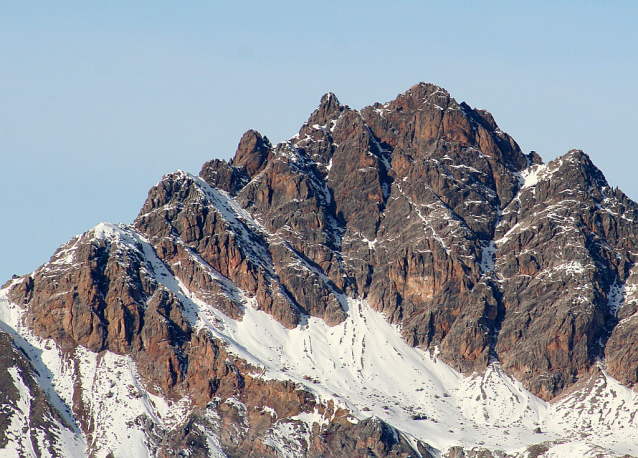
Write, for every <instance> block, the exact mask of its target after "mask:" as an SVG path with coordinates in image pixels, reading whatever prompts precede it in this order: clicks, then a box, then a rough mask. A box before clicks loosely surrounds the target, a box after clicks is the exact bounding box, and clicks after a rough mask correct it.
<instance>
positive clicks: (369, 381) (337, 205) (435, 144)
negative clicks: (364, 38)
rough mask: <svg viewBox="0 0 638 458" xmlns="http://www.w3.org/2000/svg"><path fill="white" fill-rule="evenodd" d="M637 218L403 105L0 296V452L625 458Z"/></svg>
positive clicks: (225, 176)
mask: <svg viewBox="0 0 638 458" xmlns="http://www.w3.org/2000/svg"><path fill="white" fill-rule="evenodd" d="M637 235H638V209H637V208H636V204H635V203H634V202H633V201H631V200H630V199H629V198H628V197H627V196H625V195H624V194H623V193H622V192H621V191H619V190H618V189H612V188H611V187H610V186H609V185H608V183H607V182H606V180H605V178H604V176H603V174H602V173H601V172H600V171H599V170H598V169H597V168H596V167H595V166H594V164H593V163H592V162H591V160H590V159H589V157H588V156H587V155H586V154H585V153H583V152H582V151H578V150H572V151H570V152H568V153H567V154H565V155H564V156H562V157H559V158H557V159H555V160H553V161H551V162H549V163H547V164H544V163H543V161H542V160H541V158H540V157H539V156H538V155H537V154H536V153H534V152H532V153H530V154H524V153H523V152H522V151H521V150H520V148H519V146H518V145H517V144H516V142H515V141H514V140H513V139H512V138H511V137H509V136H508V135H507V134H506V133H504V132H503V131H501V130H500V129H499V127H498V125H497V124H496V122H495V121H494V119H493V117H492V116H491V114H490V113H488V112H487V111H485V110H480V109H474V108H472V107H470V106H469V105H467V104H466V103H460V104H459V103H457V102H456V101H455V100H454V99H453V98H452V97H451V96H450V95H449V94H448V93H447V92H446V91H445V90H443V89H442V88H440V87H437V86H434V85H430V84H423V83H421V84H418V85H416V86H414V87H412V88H411V89H409V90H408V91H407V92H405V93H404V94H401V95H399V96H398V97H397V98H396V99H395V100H394V101H391V102H389V103H386V104H384V105H381V104H378V103H377V104H374V105H372V106H369V107H366V108H364V109H363V110H361V111H356V110H353V109H351V108H349V107H348V106H346V105H342V104H341V103H340V102H339V101H338V99H337V98H336V96H335V95H334V94H326V95H325V96H324V97H323V98H322V99H321V103H320V105H319V107H318V108H317V109H316V110H315V111H314V112H313V113H312V114H311V115H310V118H309V119H308V121H307V122H305V123H304V124H303V126H302V127H301V129H300V131H299V133H298V134H297V135H295V136H294V137H293V138H291V139H290V140H289V141H286V142H282V143H280V144H278V145H275V146H273V145H272V144H271V143H270V141H269V140H268V139H267V137H265V136H262V135H261V134H260V133H258V132H255V131H252V130H251V131H248V132H246V133H245V134H244V136H243V137H242V139H241V141H240V142H239V146H238V149H237V152H236V154H235V156H234V158H233V159H232V160H231V161H229V162H226V161H222V160H217V159H215V160H212V161H210V162H207V163H206V164H204V166H203V168H202V170H201V172H200V173H199V176H194V175H191V174H189V173H186V172H183V171H177V172H174V173H172V174H169V175H166V176H164V177H163V179H162V180H161V181H160V182H159V183H158V184H157V185H155V186H154V187H153V188H152V189H151V190H150V192H149V195H148V199H147V200H146V202H145V203H144V205H143V206H142V209H141V211H140V214H139V216H138V217H137V218H136V220H135V221H134V222H133V223H132V224H131V225H112V224H107V223H104V224H100V225H98V226H97V227H95V228H93V229H91V230H89V231H87V232H85V233H84V234H82V235H79V236H77V237H74V238H73V239H72V240H70V241H69V242H68V243H66V244H65V245H63V246H62V247H60V248H59V249H58V250H57V251H56V252H55V254H54V255H53V256H52V257H51V260H50V261H49V262H48V263H46V264H44V265H43V266H41V267H40V268H38V269H37V270H36V271H35V272H33V273H32V274H30V275H26V276H23V277H17V278H14V279H12V280H10V281H9V282H7V283H6V284H5V285H4V287H3V289H2V290H1V291H0V345H1V346H2V352H1V353H0V380H1V384H0V386H2V390H1V391H0V400H1V406H2V407H0V408H1V409H2V416H0V450H2V452H3V453H4V455H3V456H29V457H31V456H38V457H39V456H90V457H128V456H140V457H146V456H153V457H155V456H156V457H168V456H190V457H199V456H201V457H204V456H212V457H227V458H233V457H264V458H266V457H317V458H319V457H325V458H328V457H343V456H348V457H353V458H358V457H373V456H374V457H397V458H398V457H421V458H429V457H450V458H452V457H454V458H456V457H480V458H489V457H492V458H494V457H519V458H522V457H539V456H547V457H549V456H553V457H557V456H560V457H612V456H630V455H632V454H633V455H638V445H636V444H638V419H636V413H638V396H637V394H636V392H635V391H634V390H633V389H632V388H633V386H634V385H635V384H636V382H637V381H638V343H637V342H638V341H637V340H636V339H635V338H632V337H633V336H636V335H638V329H637V327H638V270H636V269H634V266H635V263H636V260H637V259H638V239H637Z"/></svg>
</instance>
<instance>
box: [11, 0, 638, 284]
mask: <svg viewBox="0 0 638 458" xmlns="http://www.w3.org/2000/svg"><path fill="white" fill-rule="evenodd" d="M637 70H638V3H637V2H635V1H588V0H579V1H561V0H554V1H551V2H549V1H535V2H527V1H525V2H523V1H511V0H510V1H480V0H474V1H461V0H449V1H446V2H439V1H428V0H422V1H399V0H397V1H396V2H389V1H374V0H368V1H347V2H345V1H331V0H326V1H322V2H307V1H300V0H299V1H265V0H264V1H241V0H240V1H232V2H222V1H179V2H178V1H174V2H171V1H161V0H156V1H146V2H142V1H115V0H109V1H108V2H103V1H89V0H82V1H64V0H62V1H29V0H20V1H14V0H4V1H2V2H0V167H1V168H0V170H1V171H2V191H0V193H1V194H0V196H1V197H2V205H1V206H0V284H2V283H4V281H5V280H8V279H9V278H10V277H11V274H13V273H16V274H20V275H22V274H26V273H28V272H30V271H32V270H34V269H36V268H37V267H38V266H39V265H40V264H42V263H44V262H46V261H47V260H48V259H49V257H50V256H51V255H52V254H53V252H54V251H55V249H56V248H57V247H58V246H59V245H61V244H62V243H64V242H66V241H67V240H68V239H70V238H71V237H72V236H74V235H75V234H79V233H82V232H84V231H86V230H88V229H90V228H91V227H93V226H95V225H96V224H98V223H100V222H102V221H108V222H112V223H118V222H122V223H131V222H132V221H133V220H134V219H135V217H136V215H137V213H138V211H139V209H140V208H141V206H142V204H143V202H144V200H145V198H146V195H147V192H148V190H149V189H150V188H151V186H153V185H154V184H155V183H156V182H158V181H159V180H160V179H161V177H162V175H163V174H166V173H170V172H172V171H174V170H176V169H183V170H186V171H189V172H191V173H195V174H196V173H198V172H199V170H200V168H201V165H202V164H203V163H204V162H205V161H207V160H210V159H212V158H215V157H217V158H224V159H228V158H229V157H231V156H232V155H233V154H234V151H235V148H236V146H237V143H238V141H239V139H240V137H241V135H242V134H243V132H245V131H246V130H248V129H251V128H252V129H256V130H258V131H260V132H261V133H262V134H264V135H267V136H268V137H269V138H270V139H271V140H272V141H273V142H279V141H282V140H285V139H287V138H289V137H291V136H292V135H294V134H295V133H296V132H297V130H298V129H299V127H300V126H301V124H302V123H303V122H304V121H305V120H306V119H307V117H308V115H309V114H310V113H311V112H312V110H313V109H314V108H315V107H316V106H317V105H318V103H319V100H320V98H321V96H322V95H323V94H324V93H326V92H334V93H336V94H337V96H338V97H339V99H340V100H341V102H342V103H345V104H348V105H350V106H352V107H353V108H357V109H360V108H363V107H364V106H366V105H369V104H372V103H374V102H387V101H389V100H392V99H394V98H395V97H396V96H397V94H399V93H402V92H404V91H406V90H407V89H408V88H409V87H411V86H412V85H414V84H416V83H418V82H420V81H425V82H429V83H435V84H438V85H440V86H442V87H444V88H446V89H447V90H448V91H449V92H450V93H451V94H452V96H453V97H454V98H456V99H457V101H459V102H460V101H466V102H467V103H469V104H470V105H471V106H473V107H478V108H485V109H487V110H489V111H490V112H492V114H493V115H494V117H495V119H496V121H497V123H498V124H499V126H500V127H501V128H502V129H503V130H505V131H506V132H508V133H509V134H510V135H512V136H513V137H514V139H515V140H516V141H517V142H518V143H519V144H520V145H521V147H522V149H523V150H524V151H525V152H529V151H530V150H535V151H537V152H538V153H539V154H540V155H541V156H542V157H543V159H544V160H545V161H548V160H551V159H553V158H555V157H557V156H559V155H561V154H564V153H566V152H567V151H568V150H569V149H571V148H580V149H583V150H584V151H585V152H587V153H588V154H589V155H590V156H591V157H592V158H593V160H594V162H595V163H596V164H597V165H598V167H599V168H600V169H602V171H603V172H604V173H605V175H606V177H607V179H608V181H609V182H610V184H611V185H612V186H619V187H620V188H621V189H623V190H624V191H625V192H626V193H627V194H628V195H629V196H630V197H631V198H633V199H636V200H638V179H636V174H637V171H638V151H637V150H636V146H635V137H636V134H637V131H638V110H637V109H636V107H638V89H637V81H638V79H637V78H636V74H637Z"/></svg>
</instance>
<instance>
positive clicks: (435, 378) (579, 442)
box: [0, 226, 638, 457]
mask: <svg viewBox="0 0 638 458" xmlns="http://www.w3.org/2000/svg"><path fill="white" fill-rule="evenodd" d="M105 231H107V232H109V234H110V236H115V235H114V234H115V233H118V236H120V237H122V238H126V239H127V240H128V241H129V242H130V243H141V244H144V243H145V241H144V239H143V238H142V237H141V236H140V235H138V234H135V232H134V231H133V230H132V229H129V228H122V227H116V226H108V227H105V226H101V227H100V228H98V230H97V231H96V232H98V233H99V234H104V232H105ZM143 246H144V245H143ZM147 254H149V255H151V257H150V259H149V262H150V264H151V265H153V267H154V270H155V273H156V274H160V275H157V276H156V278H157V279H158V280H159V281H161V282H162V283H163V284H164V285H165V286H166V287H167V288H170V289H173V290H175V291H174V292H175V293H176V294H178V295H179V296H180V297H181V298H182V300H183V302H184V305H185V306H186V312H187V315H188V316H189V317H190V319H191V320H193V321H194V324H195V325H196V326H198V327H203V328H207V329H209V330H210V331H212V333H213V334H214V335H215V336H216V337H218V338H220V339H221V340H223V341H225V342H227V345H228V347H227V350H228V351H229V352H230V353H233V354H235V355H236V356H238V357H240V358H242V359H245V360H246V361H247V362H248V363H250V364H252V365H253V366H255V367H256V368H259V372H261V375H260V377H262V378H263V379H265V380H270V379H278V380H291V381H294V382H295V383H297V384H299V385H301V386H305V388H306V389H307V390H308V391H310V392H312V393H313V394H315V395H316V396H317V398H318V399H319V400H320V401H321V402H322V403H325V404H327V403H328V402H330V401H332V402H334V403H335V404H336V405H337V406H339V407H341V408H343V409H346V410H348V411H350V412H351V419H352V421H354V422H356V421H358V420H362V419H365V418H368V417H378V418H380V419H382V420H384V421H386V422H387V423H389V424H390V425H392V426H394V427H395V428H396V429H397V430H398V431H399V432H400V433H401V434H403V435H404V437H405V438H406V439H408V441H410V442H411V443H413V444H416V441H417V440H420V441H422V442H425V443H428V444H430V446H431V447H432V451H433V452H435V451H439V452H445V451H447V450H448V449H449V448H450V447H453V446H462V447H463V448H465V449H468V450H469V449H473V448H477V449H478V448H481V449H489V450H502V451H504V452H506V453H508V454H511V455H513V456H526V453H527V449H528V447H530V446H532V445H534V444H538V443H546V444H547V445H546V447H547V448H548V450H550V451H551V453H553V455H551V454H546V455H545V456H561V457H583V456H600V453H603V451H604V450H606V452H605V455H604V456H613V453H617V454H625V453H629V454H634V455H635V454H638V445H637V444H638V420H637V419H636V413H638V396H636V394H635V393H634V392H632V391H631V390H629V389H627V388H625V387H623V386H622V385H620V384H619V383H618V382H616V381H615V380H613V379H612V378H611V377H610V376H608V375H607V374H605V373H604V371H601V372H600V374H599V375H598V376H596V377H594V378H593V379H592V381H591V382H590V383H589V384H588V385H587V386H585V387H583V388H581V389H580V390H578V391H575V392H574V393H572V394H570V395H569V396H567V397H566V398H565V399H562V400H561V401H560V402H558V403H556V404H548V403H547V402H544V401H542V400H540V399H538V398H537V397H535V396H534V395H532V394H531V393H529V392H528V391H526V390H525V389H524V388H523V387H522V386H521V384H520V383H519V382H517V381H516V380H514V379H512V378H511V377H508V376H507V375H506V374H504V373H503V371H502V370H501V369H500V367H499V365H498V363H494V364H492V365H491V366H490V367H489V368H488V369H487V370H486V371H485V372H484V373H482V374H474V375H472V376H470V377H464V376H462V375H461V374H459V373H457V372H456V371H454V370H453V369H451V368H450V367H449V366H448V365H447V364H445V363H444V362H442V361H441V360H439V359H438V358H437V357H436V355H432V354H430V353H428V352H424V351H422V350H421V349H419V348H413V347H410V346H408V345H407V344H406V343H405V341H404V340H403V339H402V338H401V335H400V332H399V329H397V328H396V327H395V326H392V325H390V324H388V322H387V321H386V319H385V318H384V317H383V316H382V315H381V314H380V313H378V312H375V311H374V310H372V309H371V308H370V307H369V306H368V305H367V304H366V302H365V301H360V300H352V299H349V298H348V299H345V298H344V300H346V301H347V304H348V307H349V309H348V318H347V319H346V321H344V322H343V323H341V324H339V325H337V326H334V327H330V326H328V325H326V323H325V322H324V321H323V320H321V319H318V318H308V320H307V321H306V322H305V323H304V324H303V325H301V326H298V327H296V328H294V329H287V328H285V327H284V326H282V325H281V324H280V323H278V322H277V321H276V320H274V319H273V318H272V317H271V316H270V315H269V314H267V313H265V312H263V311H259V310H256V308H255V304H254V301H253V300H250V299H245V307H244V317H243V319H242V320H241V321H236V320H233V319H231V318H229V317H227V316H225V315H224V314H223V313H221V312H220V311H219V310H217V309H216V308H214V307H213V306H211V305H210V304H206V303H204V302H203V301H201V300H199V299H198V298H197V297H196V296H195V295H194V294H192V293H191V292H190V291H188V290H187V289H186V288H185V287H184V285H183V284H181V282H180V281H179V279H177V278H176V277H172V276H170V277H169V276H168V275H167V274H166V272H164V271H162V270H161V265H160V264H159V263H160V261H159V260H158V259H156V258H153V257H152V252H148V251H147ZM161 274H164V275H161ZM21 314H22V310H21V309H20V308H19V307H18V306H16V305H14V304H12V303H11V302H10V301H9V300H8V299H7V296H6V290H3V292H2V294H1V295H0V319H1V320H2V329H3V330H4V331H6V332H9V333H10V334H12V335H13V336H15V337H16V343H17V344H18V345H19V346H20V347H21V348H22V349H24V350H25V352H26V354H27V355H28V356H29V359H30V360H31V361H32V363H33V364H34V367H35V368H36V370H37V373H38V374H39V378H38V382H39V383H40V385H41V386H43V387H45V389H46V390H47V392H48V395H49V398H50V399H52V400H53V401H54V402H55V403H56V406H57V407H58V409H59V410H60V411H61V413H65V412H66V414H67V415H68V412H69V410H70V406H72V405H73V403H74V402H75V403H77V402H81V403H82V405H83V409H84V412H85V415H86V416H87V418H90V419H91V420H90V421H91V423H93V424H94V425H95V429H94V430H93V431H92V432H91V434H90V435H89V436H87V435H84V436H83V435H82V434H81V433H80V432H79V431H78V430H75V431H72V430H66V429H63V430H62V431H63V434H60V436H59V443H60V447H61V449H63V450H66V452H64V453H62V454H61V455H62V456H78V453H80V454H84V453H86V454H87V455H88V454H91V453H93V456H107V453H108V452H110V451H112V452H113V453H114V454H115V456H135V457H146V456H154V448H153V445H152V441H149V439H148V434H149V427H148V425H149V423H148V420H144V421H142V419H143V418H144V417H145V418H148V419H150V421H151V422H152V423H153V424H154V425H155V427H156V428H158V427H159V428H163V429H165V430H166V431H170V430H171V429H172V428H175V427H176V426H178V425H180V422H183V421H184V420H185V419H187V417H188V414H189V413H190V411H191V410H192V409H191V406H190V404H189V400H188V399H187V398H185V399H182V400H181V401H180V402H177V403H169V402H167V401H165V400H163V399H161V398H159V397H157V396H154V395H152V394H150V393H149V392H148V391H147V390H146V389H145V386H144V382H143V381H142V380H140V377H139V375H138V373H137V371H136V368H135V364H134V362H133V361H132V360H131V358H130V357H128V356H119V355H116V354H114V353H111V352H108V351H107V352H103V353H101V354H95V353H92V352H90V351H88V350H86V349H84V348H82V347H78V348H77V349H76V350H75V353H74V354H73V355H64V354H63V353H62V352H61V351H60V349H59V348H58V347H57V346H56V345H55V343H54V342H53V341H51V340H42V339H39V338H37V337H35V336H34V335H33V334H32V333H31V332H30V331H29V330H28V329H27V328H26V327H24V326H23V325H22V324H21ZM16 386H18V387H21V382H20V380H19V379H18V378H17V377H16ZM78 387H79V389H78ZM19 389H20V388H19ZM21 393H22V394H24V395H23V398H22V400H21V401H20V404H19V405H20V406H24V405H26V404H28V402H29V399H28V394H27V393H25V391H24V390H23V389H22V390H21ZM78 393H80V394H81V400H80V399H77V398H75V399H74V396H77V395H78ZM232 402H235V403H238V404H241V403H240V401H238V400H234V401H232ZM142 414H144V416H142ZM20 418H23V419H22V420H21V419H20ZM293 420H301V421H302V422H305V423H307V424H308V429H311V428H312V427H313V425H314V424H316V425H317V426H318V427H319V428H321V427H323V426H324V425H326V424H327V423H328V421H329V420H330V418H324V417H323V416H322V414H320V413H319V412H315V413H314V414H312V413H307V414H300V415H298V416H297V417H296V418H293ZM25 421H26V420H25V419H24V417H19V416H18V417H16V419H15V424H16V427H17V426H18V423H20V422H22V423H24V422H25ZM22 423H20V424H22ZM12 428H13V427H12ZM13 429H15V428H13ZM303 434H307V430H305V429H303V428H302V429H299V428H292V427H291V426H290V424H288V423H282V424H281V425H280V427H279V428H278V429H274V430H273V431H271V435H270V436H269V441H270V443H271V445H273V446H275V445H277V446H278V447H280V448H281V450H284V451H285V450H288V451H289V452H290V453H293V452H294V450H292V452H291V451H290V450H291V449H290V443H291V442H293V443H294V442H295V441H297V442H296V443H299V439H298V437H296V436H299V435H302V436H303ZM208 435H209V436H210V441H211V444H212V445H213V446H215V435H214V432H211V431H209V432H208ZM12 444H13V445H12V447H14V448H13V449H12V448H7V449H5V450H3V453H4V455H3V456H37V454H36V453H35V452H34V451H29V448H28V447H25V448H23V449H22V452H20V453H18V452H17V450H16V449H15V447H17V446H16V445H15V444H16V443H15V441H13V442H12ZM86 444H89V445H86ZM285 444H288V445H285ZM565 444H568V445H565ZM215 447H217V446H215ZM217 448H218V447H217ZM11 450H13V452H11ZM100 450H103V451H104V453H102V452H100ZM612 452H613V453H612ZM221 453H222V452H221V451H218V454H219V456H223V455H222V454H221ZM282 453H284V452H282ZM548 453H549V452H548ZM293 456H294V455H293Z"/></svg>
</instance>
